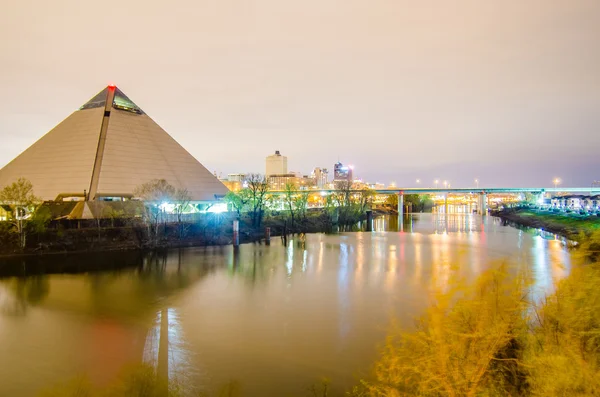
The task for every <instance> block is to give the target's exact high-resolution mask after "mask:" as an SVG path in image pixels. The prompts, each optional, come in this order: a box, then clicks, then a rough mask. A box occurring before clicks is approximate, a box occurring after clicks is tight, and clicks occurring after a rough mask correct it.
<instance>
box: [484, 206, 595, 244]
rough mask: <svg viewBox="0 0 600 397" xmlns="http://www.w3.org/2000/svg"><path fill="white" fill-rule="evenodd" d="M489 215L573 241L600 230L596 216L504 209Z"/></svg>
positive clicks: (526, 209)
mask: <svg viewBox="0 0 600 397" xmlns="http://www.w3.org/2000/svg"><path fill="white" fill-rule="evenodd" d="M491 214H492V215H494V216H498V217H500V218H502V219H504V220H506V221H509V222H513V223H515V224H518V225H522V226H527V227H533V228H537V229H543V230H546V231H549V232H552V233H556V234H559V235H561V236H563V237H567V238H569V239H571V240H575V241H579V240H581V239H582V238H583V237H582V234H583V235H589V234H590V233H592V232H594V231H596V230H600V218H599V217H597V216H581V215H573V214H566V213H560V212H559V213H556V212H548V211H540V210H535V209H530V208H505V209H503V210H499V211H492V213H491Z"/></svg>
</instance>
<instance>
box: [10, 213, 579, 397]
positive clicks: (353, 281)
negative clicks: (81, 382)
mask: <svg viewBox="0 0 600 397" xmlns="http://www.w3.org/2000/svg"><path fill="white" fill-rule="evenodd" d="M400 225H404V226H402V227H400ZM374 227H375V231H373V232H368V233H341V234H339V235H323V234H313V235H306V236H291V237H290V238H289V240H288V241H287V244H278V243H275V241H273V242H272V244H271V245H270V246H266V245H261V244H246V245H242V246H240V247H239V248H237V249H234V248H232V247H206V248H190V249H182V250H174V251H169V252H163V253H158V254H152V255H148V256H143V257H138V258H137V259H135V260H132V259H131V258H129V259H127V258H125V257H123V258H122V260H123V261H125V262H126V265H127V266H125V265H123V264H121V263H119V262H118V261H119V258H118V257H114V256H106V257H104V258H105V259H104V260H105V261H106V263H107V266H110V267H111V270H108V271H103V272H89V273H79V274H55V275H35V276H30V277H18V278H15V277H12V278H6V279H1V280H0V308H1V309H2V310H1V311H0V395H34V394H35V393H36V392H37V391H38V390H40V389H42V388H43V387H45V386H48V385H50V384H52V383H54V382H55V381H57V380H63V379H69V378H72V377H73V376H76V375H77V374H79V373H81V372H82V371H83V372H85V373H88V374H89V375H90V377H91V379H92V381H93V382H95V383H97V384H102V382H106V381H108V380H110V379H111V377H113V376H115V373H116V372H117V371H118V369H119V367H120V366H121V365H123V364H125V363H128V362H142V361H144V362H147V363H151V364H152V365H153V366H155V368H156V369H157V371H158V372H159V373H160V374H162V376H166V377H169V378H170V379H178V380H179V381H180V382H182V383H185V384H188V385H190V386H193V389H194V390H200V391H202V390H205V391H210V390H215V389H217V388H218V387H219V386H220V385H223V384H225V383H228V382H231V380H232V379H236V380H238V381H239V385H240V387H241V389H242V392H243V394H244V395H261V396H280V395H282V394H290V395H296V394H301V392H302V391H303V390H305V388H306V386H307V385H309V384H311V383H312V382H314V381H315V379H319V378H321V377H323V376H327V377H329V378H332V379H333V380H334V381H335V384H336V385H338V386H339V387H344V386H346V385H351V384H353V382H354V381H355V374H356V373H357V372H360V371H364V370H366V369H367V368H368V367H369V365H370V363H371V362H372V361H373V360H374V358H375V355H376V346H377V344H379V343H380V342H381V341H382V338H383V337H384V334H385V329H386V326H387V325H388V324H389V321H390V319H391V318H397V319H398V320H399V321H400V322H404V323H407V324H408V323H412V320H413V316H415V315H416V314H418V313H420V312H421V311H422V310H423V309H424V308H425V307H427V305H428V304H429V301H430V296H431V292H432V291H433V290H434V289H436V288H438V287H442V288H446V287H447V286H448V283H449V280H452V279H453V278H457V277H458V278H467V279H472V278H474V277H475V276H476V275H477V274H479V273H480V272H482V271H484V270H485V269H486V268H487V267H488V266H490V265H493V264H494V261H495V260H498V259H505V260H508V261H510V262H512V263H514V264H521V265H523V264H525V265H527V266H529V267H530V268H531V270H532V274H533V276H534V282H535V288H536V289H539V290H540V291H547V290H548V289H549V288H551V287H552V283H553V281H555V280H558V279H560V278H562V277H564V276H565V275H566V274H568V272H569V268H570V267H569V254H568V253H567V251H566V250H565V247H564V244H563V243H562V242H561V241H560V240H559V239H552V238H553V237H551V236H549V235H547V234H542V233H540V232H537V231H531V230H518V229H515V228H512V227H510V226H507V225H503V224H502V223H501V222H499V221H497V220H496V219H494V218H492V217H483V218H482V217H480V216H477V215H472V214H447V215H446V214H408V215H406V216H405V217H404V218H403V222H399V220H398V218H397V217H396V219H395V220H394V217H391V218H383V219H382V218H378V219H376V220H375V222H374ZM383 228H388V229H392V231H391V232H386V231H384V230H382V229H383ZM101 257H102V256H99V255H96V256H95V258H93V259H90V260H91V261H94V263H96V261H99V263H101V261H102V259H101ZM35 260H36V261H38V260H39V258H36V259H35ZM77 260H78V261H84V260H85V258H84V257H83V258H82V257H79V259H77ZM69 261H70V262H69V265H68V266H75V265H74V263H76V261H74V260H73V259H69ZM27 266H29V265H27ZM60 266H63V265H60ZM77 266H78V265H77ZM40 330H43V332H40ZM23 341H27V342H26V343H24V342H23ZM24 373H27V374H28V376H27V377H24V376H23V374H24ZM337 391H339V390H337ZM334 392H335V391H334Z"/></svg>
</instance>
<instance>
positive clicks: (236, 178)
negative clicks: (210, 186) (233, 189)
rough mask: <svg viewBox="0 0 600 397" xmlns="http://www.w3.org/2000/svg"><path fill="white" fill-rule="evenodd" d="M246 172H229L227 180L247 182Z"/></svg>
mask: <svg viewBox="0 0 600 397" xmlns="http://www.w3.org/2000/svg"><path fill="white" fill-rule="evenodd" d="M246 178H247V175H246V174H227V180H228V181H230V182H245V181H246Z"/></svg>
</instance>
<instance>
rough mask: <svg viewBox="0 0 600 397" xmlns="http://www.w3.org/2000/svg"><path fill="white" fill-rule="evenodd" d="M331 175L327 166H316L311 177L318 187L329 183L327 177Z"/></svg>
mask: <svg viewBox="0 0 600 397" xmlns="http://www.w3.org/2000/svg"><path fill="white" fill-rule="evenodd" d="M328 175H329V171H328V170H327V168H319V167H317V168H315V169H314V170H313V172H312V175H311V177H312V178H313V179H314V181H315V186H316V187H318V188H324V187H325V186H326V185H327V179H328V178H327V177H328Z"/></svg>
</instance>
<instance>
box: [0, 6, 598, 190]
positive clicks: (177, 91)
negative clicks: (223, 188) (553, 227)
mask: <svg viewBox="0 0 600 397" xmlns="http://www.w3.org/2000/svg"><path fill="white" fill-rule="evenodd" d="M180 7H185V8H186V10H187V11H188V12H186V13H181V12H180V11H181V9H174V8H172V7H170V6H168V5H166V4H161V3H148V2H141V1H137V0H133V1H131V2H128V3H127V4H126V5H123V4H121V5H120V6H119V12H111V13H110V14H109V15H108V16H107V13H106V10H105V8H104V7H100V6H99V5H92V4H80V3H78V2H74V1H62V2H60V3H59V4H55V3H52V4H44V3H42V4H38V5H36V7H27V5H26V4H22V3H18V2H16V3H15V2H13V3H10V4H8V5H7V6H6V7H5V8H4V9H3V15H2V16H0V21H1V22H2V23H0V32H1V33H2V37H3V39H1V40H0V54H1V55H0V57H1V59H2V63H3V74H2V75H1V76H0V82H2V86H3V89H4V95H3V96H2V98H1V99H0V105H1V106H0V109H1V110H0V134H1V138H2V140H3V145H1V146H0V167H3V166H4V165H6V164H7V163H8V162H9V161H11V160H12V159H13V158H15V157H16V156H17V155H18V154H20V153H21V152H22V151H23V150H25V149H26V148H27V147H29V146H30V145H31V144H33V143H34V142H35V141H36V140H38V139H39V138H40V137H41V136H42V134H44V133H45V132H46V131H48V130H50V129H51V128H52V127H54V126H55V125H57V124H58V123H59V122H60V121H61V120H63V119H64V118H65V117H67V116H68V115H69V114H70V113H71V112H72V111H73V110H75V109H76V108H77V106H79V105H80V104H81V103H84V102H85V101H87V100H88V99H89V93H90V92H95V91H96V90H97V87H99V86H103V85H105V84H108V83H111V82H112V83H115V84H118V85H119V86H120V87H122V88H123V90H124V91H126V92H128V93H129V94H130V95H132V96H134V97H135V98H136V101H137V103H138V104H139V105H140V107H141V108H142V109H144V110H145V111H147V112H148V113H149V114H152V115H153V117H155V121H156V122H157V123H158V124H159V125H160V126H161V127H162V128H164V129H165V130H167V131H169V132H170V133H171V134H172V136H173V137H174V138H175V139H176V140H177V141H178V142H179V143H180V144H181V145H182V146H184V147H185V148H186V149H187V150H188V151H190V153H191V154H192V155H193V156H194V157H195V158H196V159H198V160H199V161H200V162H202V163H203V164H205V165H206V167H207V168H208V169H209V170H210V171H211V172H214V171H217V172H218V173H221V174H223V175H227V174H228V173H235V172H261V173H263V172H264V171H262V170H263V169H264V163H263V162H264V157H265V156H267V155H268V154H271V152H273V150H275V149H277V150H280V151H281V152H282V153H285V155H286V156H288V157H289V159H290V162H289V167H288V168H289V169H290V170H294V171H299V172H302V173H310V171H311V170H312V169H313V168H314V167H327V168H330V169H332V166H333V164H334V163H335V162H336V161H337V160H338V159H339V160H341V161H342V162H343V163H345V164H354V165H355V167H356V171H355V175H356V176H358V177H361V178H362V179H364V180H368V181H371V182H381V183H385V184H389V183H391V182H396V184H398V185H403V186H408V185H415V184H416V179H417V178H418V179H420V180H421V181H422V184H423V185H426V184H428V183H433V180H435V179H439V180H449V181H451V182H452V185H453V186H472V185H475V182H474V179H478V180H479V181H480V182H479V184H480V185H481V186H482V187H483V186H541V187H543V186H548V187H550V186H553V180H554V179H555V178H560V179H561V181H562V185H563V186H587V185H589V184H591V183H592V181H594V180H597V179H599V178H600V174H599V173H598V171H597V169H598V167H597V164H598V162H597V159H596V158H597V153H596V151H597V148H598V147H599V145H600V134H598V132H599V131H598V129H599V128H600V114H599V113H598V112H597V109H598V108H600V90H598V87H599V86H600V72H598V70H600V49H599V48H598V46H597V42H596V41H597V37H598V36H600V3H598V2H595V1H585V0H578V1H573V2H569V4H564V5H563V4H558V3H555V4H549V3H548V2H543V1H538V0H536V1H533V2H528V3H527V4H522V2H519V1H516V0H511V1H507V2H502V3H501V4H492V3H486V4H481V2H471V1H459V2H458V3H453V4H436V6H435V7H433V6H427V5H425V4H413V3H412V2H408V1H400V0H399V1H394V2H391V1H381V2H377V3H370V4H368V5H367V3H364V2H360V1H354V0H351V1H344V2H342V1H327V2H317V1H308V2H303V3H302V4H284V3H281V2H277V1H274V0H262V1H255V2H249V3H246V4H244V5H242V6H240V5H236V6H234V5H232V4H226V3H223V2H219V3H213V2H209V1H199V2H183V3H181V4H180ZM140 10H142V11H143V12H140ZM175 16H177V18H175ZM100 24H106V26H107V29H108V30H109V31H112V32H113V34H109V35H107V34H105V32H104V31H103V30H102V29H90V28H89V26H99V25H100ZM16 36H18V37H19V40H14V39H13V38H14V37H16Z"/></svg>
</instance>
